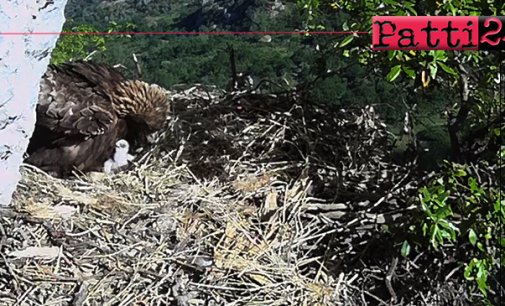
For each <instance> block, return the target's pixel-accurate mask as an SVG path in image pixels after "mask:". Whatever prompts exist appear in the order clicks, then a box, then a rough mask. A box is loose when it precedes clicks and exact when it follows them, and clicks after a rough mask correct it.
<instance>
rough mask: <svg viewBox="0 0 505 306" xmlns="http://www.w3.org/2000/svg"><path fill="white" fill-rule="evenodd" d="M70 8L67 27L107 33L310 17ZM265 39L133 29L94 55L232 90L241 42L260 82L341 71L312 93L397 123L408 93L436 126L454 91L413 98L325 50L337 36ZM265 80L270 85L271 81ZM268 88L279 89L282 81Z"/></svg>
mask: <svg viewBox="0 0 505 306" xmlns="http://www.w3.org/2000/svg"><path fill="white" fill-rule="evenodd" d="M66 14H67V18H68V21H67V23H66V25H65V28H67V29H72V28H74V27H77V26H81V25H88V26H91V27H92V28H93V29H96V30H97V31H99V32H107V31H108V29H110V28H111V26H112V23H115V24H116V25H121V26H124V28H121V29H122V30H123V31H124V30H127V31H129V32H178V31H182V32H196V31H210V32H222V31H239V32H249V31H254V32H258V31H259V32H261V31H268V32H273V31H296V30H300V29H301V25H302V23H303V21H304V16H302V14H300V12H299V8H298V5H297V4H296V3H281V2H280V1H272V0H255V1H245V0H243V1H240V0H238V1H184V2H177V1H163V0H152V1H147V0H126V1H92V0H90V1H78V0H72V1H70V2H69V4H68V5H67V10H66ZM321 22H322V23H324V27H325V30H327V31H332V30H334V31H341V30H342V25H343V24H346V23H349V22H350V16H349V15H346V14H344V13H336V14H333V15H328V16H324V18H322V20H321ZM128 25H129V26H130V27H128ZM263 37H264V35H260V34H244V35H132V36H131V37H130V38H128V39H127V38H120V39H110V41H109V42H108V44H107V48H106V49H105V50H103V51H100V52H99V53H98V54H95V55H94V57H93V59H94V60H96V61H99V62H105V63H108V64H119V63H121V64H123V65H124V66H126V67H127V68H128V70H127V71H125V74H126V75H127V76H130V77H138V75H136V71H137V70H136V68H135V64H134V62H133V60H132V54H136V55H137V57H138V58H139V61H140V66H141V67H142V77H143V79H144V80H146V81H148V82H154V83H157V84H160V85H162V86H164V87H166V88H170V87H171V86H173V85H175V84H180V83H186V84H193V83H203V84H214V85H217V86H219V87H221V88H225V87H226V85H227V83H228V82H229V79H230V59H229V55H228V52H227V44H230V45H232V46H233V47H234V48H235V53H236V63H237V70H238V71H239V72H243V73H246V74H249V75H251V76H252V78H253V79H254V80H255V83H256V84H257V83H258V82H259V81H260V80H262V79H268V80H271V81H274V82H275V83H277V84H279V85H280V86H281V89H293V88H297V87H298V88H300V87H303V86H304V85H305V84H308V83H311V82H312V81H313V80H315V79H316V77H317V76H319V75H321V74H323V73H325V72H327V71H339V72H338V73H336V74H335V75H333V76H330V77H327V78H325V79H324V80H321V81H319V82H316V83H315V86H314V88H313V89H312V90H311V91H310V96H311V98H312V99H314V100H315V101H317V102H321V103H325V104H333V105H338V106H350V105H354V106H363V105H367V104H375V105H377V106H378V107H379V108H380V110H381V111H382V114H383V116H385V118H386V119H387V121H388V123H389V124H392V125H394V126H398V123H401V122H402V120H403V115H404V113H405V110H406V109H405V103H404V102H403V100H404V99H409V100H410V101H412V102H414V103H417V104H418V105H419V107H420V113H421V117H423V118H426V120H425V121H426V122H424V121H423V124H427V125H428V126H429V125H432V124H433V122H435V123H436V122H439V120H438V119H439V118H438V114H440V112H441V110H443V108H444V107H445V105H446V103H447V101H448V100H450V99H452V98H453V97H454V95H452V94H451V93H449V92H447V91H439V90H435V91H433V92H432V93H429V94H425V95H411V96H409V97H406V96H405V95H404V94H403V92H402V90H400V89H398V88H396V86H395V85H394V84H391V83H389V82H387V80H386V79H385V78H384V77H383V76H382V75H380V74H378V73H375V72H374V67H371V66H363V65H359V64H356V63H355V62H354V60H353V59H348V58H345V57H341V56H338V55H337V54H331V53H327V54H322V51H318V50H317V49H316V46H317V45H322V46H324V45H325V44H331V37H329V35H318V34H315V35H312V36H309V37H307V36H304V35H300V34H293V35H274V36H272V37H271V41H270V42H264V39H262V38H263ZM111 38H112V37H111ZM106 39H109V37H107V38H106ZM94 49H96V46H95V45H90V46H89V49H88V50H86V52H87V53H89V52H92V51H94ZM322 49H323V48H321V50H322ZM322 56H323V58H324V60H322V59H321V57H322ZM343 67H346V69H342V68H343ZM347 67H350V68H349V69H347ZM340 69H341V70H340ZM265 86H269V85H268V83H266V85H265ZM263 88H264V89H265V90H272V91H275V90H277V91H279V87H277V86H271V87H270V88H268V87H263Z"/></svg>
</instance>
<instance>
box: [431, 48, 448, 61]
mask: <svg viewBox="0 0 505 306" xmlns="http://www.w3.org/2000/svg"><path fill="white" fill-rule="evenodd" d="M431 52H434V54H433V57H434V58H435V59H437V60H439V61H443V60H446V59H447V55H446V54H445V51H444V50H436V51H430V53H431Z"/></svg>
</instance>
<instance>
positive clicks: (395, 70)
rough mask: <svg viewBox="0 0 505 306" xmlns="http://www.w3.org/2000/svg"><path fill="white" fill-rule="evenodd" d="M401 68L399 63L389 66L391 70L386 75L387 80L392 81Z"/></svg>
mask: <svg viewBox="0 0 505 306" xmlns="http://www.w3.org/2000/svg"><path fill="white" fill-rule="evenodd" d="M401 68H402V66H401V65H396V66H394V67H393V68H391V71H390V72H389V73H388V75H387V80H388V82H393V81H394V80H395V79H396V78H397V77H398V76H399V75H400V71H401Z"/></svg>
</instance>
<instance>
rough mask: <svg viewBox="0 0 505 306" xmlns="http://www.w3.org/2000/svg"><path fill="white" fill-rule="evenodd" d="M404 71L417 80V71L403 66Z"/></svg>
mask: <svg viewBox="0 0 505 306" xmlns="http://www.w3.org/2000/svg"><path fill="white" fill-rule="evenodd" d="M402 68H403V71H404V72H405V73H406V74H407V75H408V76H409V77H411V78H413V79H415V78H416V71H415V70H414V69H413V68H412V67H409V66H403V67H402Z"/></svg>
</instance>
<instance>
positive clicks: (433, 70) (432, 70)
mask: <svg viewBox="0 0 505 306" xmlns="http://www.w3.org/2000/svg"><path fill="white" fill-rule="evenodd" d="M428 66H429V67H430V76H431V78H432V79H435V77H436V76H437V69H438V68H437V65H436V64H434V63H430V64H429V65H428Z"/></svg>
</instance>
